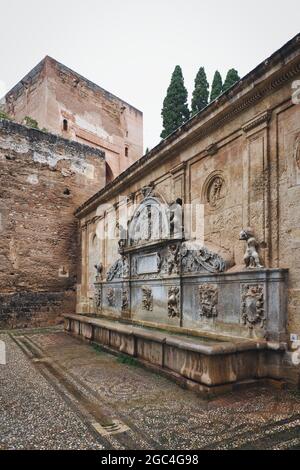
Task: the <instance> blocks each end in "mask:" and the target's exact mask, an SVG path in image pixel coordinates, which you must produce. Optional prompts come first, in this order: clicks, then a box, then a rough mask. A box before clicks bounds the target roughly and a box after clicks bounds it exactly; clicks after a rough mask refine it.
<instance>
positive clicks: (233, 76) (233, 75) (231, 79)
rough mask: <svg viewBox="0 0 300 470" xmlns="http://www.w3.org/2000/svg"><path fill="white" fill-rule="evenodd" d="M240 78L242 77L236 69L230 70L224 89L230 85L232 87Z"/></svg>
mask: <svg viewBox="0 0 300 470" xmlns="http://www.w3.org/2000/svg"><path fill="white" fill-rule="evenodd" d="M239 79H240V77H239V74H238V72H237V70H235V69H230V70H228V72H227V76H226V80H225V82H224V85H223V91H226V90H228V89H229V88H230V87H232V85H234V84H235V83H236V82H238V81H239Z"/></svg>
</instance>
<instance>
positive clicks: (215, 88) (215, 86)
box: [210, 70, 223, 101]
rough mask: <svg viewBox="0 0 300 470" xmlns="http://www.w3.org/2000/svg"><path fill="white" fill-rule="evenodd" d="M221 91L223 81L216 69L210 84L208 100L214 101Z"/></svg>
mask: <svg viewBox="0 0 300 470" xmlns="http://www.w3.org/2000/svg"><path fill="white" fill-rule="evenodd" d="M222 91H223V82H222V77H221V74H220V72H219V71H218V70H216V72H215V75H214V79H213V82H212V86H211V93H210V101H214V100H215V99H216V98H218V96H220V94H221V93H222Z"/></svg>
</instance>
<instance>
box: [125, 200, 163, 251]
mask: <svg viewBox="0 0 300 470" xmlns="http://www.w3.org/2000/svg"><path fill="white" fill-rule="evenodd" d="M167 209H168V208H167V206H166V205H164V204H162V203H161V201H160V200H159V199H157V198H155V197H153V196H150V197H146V198H145V199H144V201H143V202H142V203H141V204H140V206H139V207H138V208H137V210H136V211H135V213H134V215H133V217H132V219H131V221H130V223H129V227H128V242H129V246H135V245H141V244H147V243H150V242H154V241H158V240H165V239H169V238H170V223H169V214H168V210H167Z"/></svg>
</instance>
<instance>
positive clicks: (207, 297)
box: [199, 284, 218, 318]
mask: <svg viewBox="0 0 300 470" xmlns="http://www.w3.org/2000/svg"><path fill="white" fill-rule="evenodd" d="M217 305H218V286H217V285H216V284H202V285H201V286H199V314H200V316H201V317H206V318H214V317H217V316H218V310H217Z"/></svg>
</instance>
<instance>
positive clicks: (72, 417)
mask: <svg viewBox="0 0 300 470" xmlns="http://www.w3.org/2000/svg"><path fill="white" fill-rule="evenodd" d="M0 339H1V340H3V341H5V343H6V346H7V359H8V361H7V365H5V366H3V365H0V381H1V388H0V413H1V416H0V449H76V448H78V449H157V450H159V449H180V450H183V449H299V450H300V394H299V393H297V392H288V391H285V390H274V389H272V390H271V389H268V388H263V387H260V388H251V389H248V390H243V391H239V392H234V393H232V394H228V395H226V396H223V397H218V398H215V399H213V400H210V401H207V400H203V399H201V398H200V397H199V396H197V395H195V394H194V393H192V392H190V391H186V390H183V389H182V388H180V387H179V386H178V385H176V384H175V383H173V382H171V381H169V380H167V379H166V378H164V377H161V376H159V375H156V374H154V373H152V372H150V371H148V370H145V369H143V368H141V367H139V366H137V364H136V363H135V362H134V361H133V360H128V359H127V360H126V359H125V358H124V357H121V358H120V357H116V356H112V355H110V354H107V353H106V352H103V351H102V350H101V349H100V348H98V347H93V346H92V345H89V344H87V343H83V342H81V341H80V340H79V339H77V338H73V337H71V336H69V335H67V334H65V333H64V332H62V331H60V330H58V329H54V330H51V329H45V330H36V331H34V330H32V331H26V332H25V331H22V332H14V333H13V334H5V335H4V334H3V335H0Z"/></svg>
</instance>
